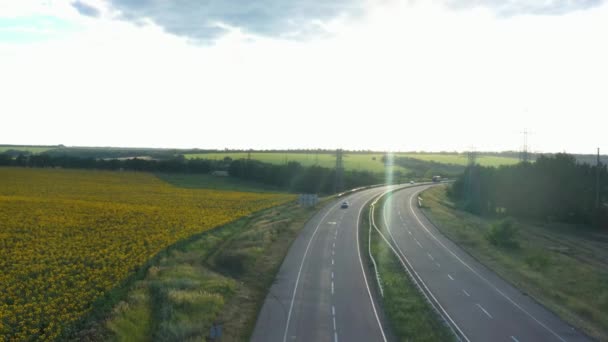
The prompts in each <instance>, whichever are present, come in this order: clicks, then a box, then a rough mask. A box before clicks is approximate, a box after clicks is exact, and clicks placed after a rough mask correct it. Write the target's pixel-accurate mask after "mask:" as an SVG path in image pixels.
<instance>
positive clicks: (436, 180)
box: [433, 176, 441, 183]
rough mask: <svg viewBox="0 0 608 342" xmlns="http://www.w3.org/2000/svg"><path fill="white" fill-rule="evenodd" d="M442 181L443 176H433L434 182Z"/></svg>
mask: <svg viewBox="0 0 608 342" xmlns="http://www.w3.org/2000/svg"><path fill="white" fill-rule="evenodd" d="M439 182H441V176H433V183H439Z"/></svg>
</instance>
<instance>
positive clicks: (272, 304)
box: [251, 187, 389, 342]
mask: <svg viewBox="0 0 608 342" xmlns="http://www.w3.org/2000/svg"><path fill="white" fill-rule="evenodd" d="M386 189H387V188H386V187H382V188H374V189H369V190H364V191H360V192H358V193H354V194H352V195H350V196H348V197H347V198H345V199H340V200H336V201H334V202H332V203H331V204H329V205H327V206H326V207H325V208H324V209H322V210H320V211H319V212H318V213H317V214H316V215H315V216H314V217H313V218H312V219H311V220H310V221H309V222H308V223H307V224H306V226H305V227H304V229H303V230H302V232H301V233H300V235H299V236H298V237H297V238H296V240H295V241H294V243H293V244H292V246H291V247H290V249H289V252H288V253H287V256H286V257H285V260H284V261H283V264H282V265H281V268H280V269H279V272H278V275H277V278H276V280H275V283H274V284H273V286H272V287H271V289H270V292H269V294H268V295H267V297H266V300H265V302H264V304H263V307H262V310H261V312H260V314H259V315H258V319H257V322H256V326H255V329H254V332H253V335H252V338H251V341H254V342H273V341H283V342H285V341H306V342H311V341H315V342H325V341H328V342H329V341H331V342H338V341H345V342H346V341H387V339H388V338H389V337H388V336H387V332H386V331H385V330H386V329H385V328H384V327H383V324H381V322H382V321H383V319H382V316H381V315H382V314H381V312H380V310H379V307H378V303H377V302H376V301H375V299H374V296H375V294H374V293H373V292H372V291H373V288H371V287H370V286H369V285H371V284H372V282H373V281H374V280H373V279H370V278H369V275H368V274H366V273H364V265H366V263H365V259H364V257H365V255H361V254H360V252H359V251H360V249H359V248H358V239H357V234H358V229H357V225H358V218H359V214H360V212H361V210H362V209H363V207H364V205H365V204H366V203H367V202H368V201H369V200H371V199H372V198H373V197H375V196H376V195H378V194H380V193H382V192H384V191H386ZM343 200H347V201H348V202H349V203H350V206H349V208H347V209H342V208H340V203H341V202H342V201H343ZM368 282H369V283H368Z"/></svg>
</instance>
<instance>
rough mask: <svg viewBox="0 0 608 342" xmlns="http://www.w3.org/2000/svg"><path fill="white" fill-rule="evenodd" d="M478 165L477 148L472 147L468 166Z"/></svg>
mask: <svg viewBox="0 0 608 342" xmlns="http://www.w3.org/2000/svg"><path fill="white" fill-rule="evenodd" d="M476 163H477V151H475V147H471V150H470V151H469V152H467V165H468V166H474V165H475V164H476Z"/></svg>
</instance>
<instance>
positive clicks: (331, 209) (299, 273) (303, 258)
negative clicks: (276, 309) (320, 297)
mask: <svg viewBox="0 0 608 342" xmlns="http://www.w3.org/2000/svg"><path fill="white" fill-rule="evenodd" d="M338 202H339V201H338ZM337 207H338V203H336V204H334V206H333V207H330V209H328V210H327V212H326V213H325V215H323V216H322V217H321V219H320V220H319V224H317V227H316V228H315V230H314V232H313V233H312V235H311V236H310V240H308V244H307V245H306V250H305V251H304V255H303V256H302V262H300V269H299V270H298V276H297V277H296V284H295V285H294V287H293V294H292V296H291V304H290V305H289V312H288V313H287V322H286V323H285V331H284V332H283V342H287V331H288V330H289V322H290V321H291V312H292V311H293V303H294V302H295V299H296V293H297V292H298V284H299V283H300V276H301V275H302V268H303V267H304V261H305V260H306V256H307V255H308V250H309V249H310V245H311V243H312V240H314V238H315V235H317V231H318V230H319V227H321V224H322V223H323V220H325V218H326V217H327V216H328V215H329V213H331V212H332V211H333V210H335V208H337ZM336 232H337V231H336Z"/></svg>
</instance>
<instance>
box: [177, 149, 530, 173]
mask: <svg viewBox="0 0 608 342" xmlns="http://www.w3.org/2000/svg"><path fill="white" fill-rule="evenodd" d="M383 156H384V154H382V153H352V154H349V153H345V154H344V157H343V158H344V168H345V169H346V170H360V171H370V172H376V173H377V172H384V171H385V167H384V163H383V162H382V157H383ZM396 156H397V157H410V158H414V159H420V160H424V161H431V160H432V161H435V162H438V163H444V164H457V165H466V164H467V156H466V154H456V153H454V154H439V153H397V154H396ZM185 157H186V158H203V159H224V158H225V157H230V158H232V159H240V158H247V153H245V152H242V153H241V152H216V153H197V154H186V155H185ZM251 158H252V159H255V160H260V161H263V162H266V163H272V164H285V163H287V162H289V161H297V162H299V163H300V164H302V165H304V166H309V165H319V166H323V167H334V166H335V165H336V156H335V154H331V153H318V154H317V153H313V152H311V153H283V152H252V153H251ZM477 161H478V163H479V164H481V165H483V166H500V165H510V164H517V162H518V160H517V159H515V158H508V157H497V156H484V155H480V156H478V158H477ZM394 168H395V170H401V171H403V172H407V171H408V170H407V169H405V168H403V167H400V166H395V167H394Z"/></svg>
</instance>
